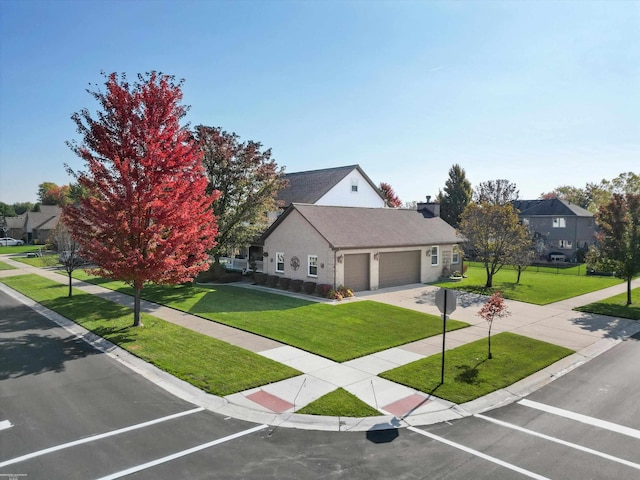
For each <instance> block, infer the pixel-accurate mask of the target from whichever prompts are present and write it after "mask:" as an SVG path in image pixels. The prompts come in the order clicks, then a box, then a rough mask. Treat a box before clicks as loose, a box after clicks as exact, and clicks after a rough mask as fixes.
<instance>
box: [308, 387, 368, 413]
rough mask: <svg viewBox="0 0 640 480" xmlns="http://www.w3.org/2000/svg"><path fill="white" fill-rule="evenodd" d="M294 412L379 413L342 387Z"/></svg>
mask: <svg viewBox="0 0 640 480" xmlns="http://www.w3.org/2000/svg"><path fill="white" fill-rule="evenodd" d="M296 413H304V414H307V415H325V416H328V417H375V416H378V415H381V413H380V412H379V411H378V410H376V409H375V408H373V407H370V406H369V405H367V404H366V403H364V402H363V401H362V400H360V399H359V398H358V397H356V396H355V395H352V394H351V393H349V392H347V391H346V390H345V389H344V388H338V389H336V390H334V391H333V392H330V393H327V394H326V395H324V396H322V397H320V398H319V399H317V400H315V401H313V402H311V403H309V404H308V405H306V406H305V407H304V408H301V409H300V410H298V411H297V412H296Z"/></svg>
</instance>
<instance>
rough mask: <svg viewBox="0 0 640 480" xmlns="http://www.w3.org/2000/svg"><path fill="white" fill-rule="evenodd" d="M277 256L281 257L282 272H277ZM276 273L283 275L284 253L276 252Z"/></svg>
mask: <svg viewBox="0 0 640 480" xmlns="http://www.w3.org/2000/svg"><path fill="white" fill-rule="evenodd" d="M278 255H282V270H278V263H279V262H278ZM275 269H276V273H284V252H276V266H275Z"/></svg>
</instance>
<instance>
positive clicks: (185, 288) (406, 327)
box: [74, 271, 468, 362]
mask: <svg viewBox="0 0 640 480" xmlns="http://www.w3.org/2000/svg"><path fill="white" fill-rule="evenodd" d="M74 277H76V278H79V279H82V280H86V281H90V282H92V283H97V284H100V285H102V286H103V287H106V288H110V289H112V290H117V291H119V292H122V293H126V294H129V295H131V294H132V293H133V291H132V290H131V288H130V287H128V286H125V285H124V284H123V283H122V282H114V281H110V280H105V279H100V278H96V277H90V276H88V275H87V274H86V273H85V272H83V271H77V272H74ZM142 297H143V298H144V299H145V300H150V301H152V302H156V303H159V304H162V305H167V306H169V307H172V308H175V309H177V310H182V311H184V312H188V313H191V314H194V315H198V316H200V317H203V318H207V319H209V320H213V321H215V322H219V323H223V324H225V325H229V326H232V327H235V328H239V329H241V330H245V331H248V332H252V333H255V334H257V335H261V336H263V337H267V338H271V339H273V340H277V341H279V342H282V343H286V344H288V345H292V346H294V347H298V348H301V349H302V350H306V351H308V352H312V353H315V354H317V355H321V356H323V357H326V358H329V359H331V360H333V361H336V362H345V361H347V360H351V359H354V358H358V357H361V356H364V355H369V354H371V353H375V352H379V351H381V350H386V349H388V348H392V347H396V346H398V345H403V344H405V343H408V342H412V341H416V340H421V339H423V338H426V337H430V336H433V335H438V334H440V333H442V320H441V319H440V317H438V316H436V315H428V314H425V313H421V312H416V311H414V310H408V309H405V308H399V307H394V306H392V305H386V304H383V303H378V302H372V301H357V302H345V303H343V304H340V305H328V304H324V303H317V302H310V301H306V300H301V299H298V298H292V297H288V296H284V295H279V294H276V293H270V292H264V291H258V290H252V289H248V288H242V287H235V286H231V285H178V286H167V285H161V286H158V285H150V286H147V287H145V288H144V289H143V290H142ZM467 326H468V324H467V323H464V322H459V321H456V320H449V321H448V322H447V330H448V331H452V330H457V329H459V328H464V327H467Z"/></svg>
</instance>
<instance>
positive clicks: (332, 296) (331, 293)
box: [327, 288, 342, 300]
mask: <svg viewBox="0 0 640 480" xmlns="http://www.w3.org/2000/svg"><path fill="white" fill-rule="evenodd" d="M327 298H330V299H331V300H342V294H341V293H340V292H339V291H338V290H334V289H333V288H332V289H331V290H329V293H327Z"/></svg>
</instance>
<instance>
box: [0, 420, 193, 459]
mask: <svg viewBox="0 0 640 480" xmlns="http://www.w3.org/2000/svg"><path fill="white" fill-rule="evenodd" d="M203 410H204V408H202V407H198V408H194V409H192V410H187V411H185V412H180V413H175V414H173V415H169V416H167V417H162V418H157V419H155V420H150V421H148V422H144V423H138V424H137V425H131V426H130V427H125V428H121V429H119V430H113V431H111V432H106V433H101V434H98V435H93V436H91V437H86V438H81V439H80V440H75V441H73V442H68V443H63V444H61V445H56V446H55V447H49V448H45V449H44V450H38V451H37V452H33V453H28V454H26V455H22V456H21V457H16V458H12V459H10V460H5V461H4V462H0V468H2V467H6V466H8V465H13V464H14V463H18V462H24V461H25V460H30V459H32V458H35V457H40V456H42V455H46V454H48V453H52V452H57V451H58V450H64V449H65V448H71V447H75V446H77V445H82V444H83V443H89V442H95V441H96V440H101V439H103V438H107V437H112V436H114V435H120V434H121V433H126V432H130V431H132V430H137V429H139V428H145V427H148V426H150V425H155V424H156V423H162V422H166V421H167V420H173V419H174V418H180V417H184V416H185V415H191V414H192V413H198V412H202V411H203Z"/></svg>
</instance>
